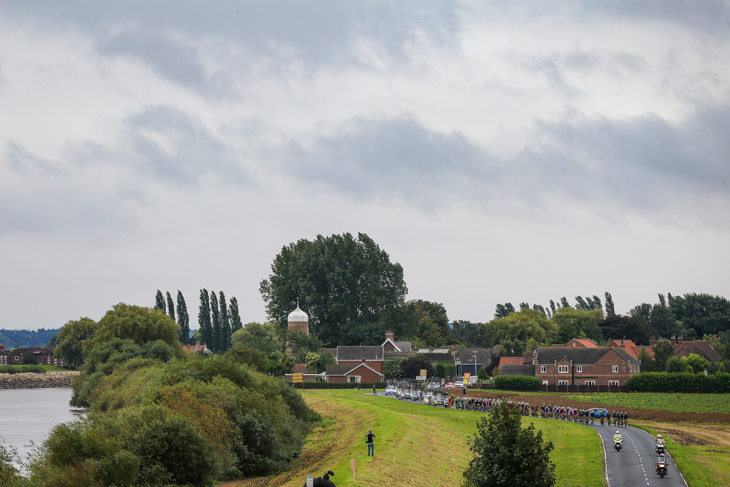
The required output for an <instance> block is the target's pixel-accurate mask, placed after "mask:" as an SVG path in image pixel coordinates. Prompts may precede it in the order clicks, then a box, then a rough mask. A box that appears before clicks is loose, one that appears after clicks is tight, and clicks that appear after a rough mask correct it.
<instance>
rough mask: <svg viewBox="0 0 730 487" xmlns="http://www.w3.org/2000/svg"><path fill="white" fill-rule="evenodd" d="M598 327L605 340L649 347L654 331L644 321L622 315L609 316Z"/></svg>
mask: <svg viewBox="0 0 730 487" xmlns="http://www.w3.org/2000/svg"><path fill="white" fill-rule="evenodd" d="M598 326H599V327H600V328H601V333H602V334H603V338H605V339H606V340H621V339H624V338H625V339H626V340H632V341H633V342H634V343H636V344H637V345H649V340H650V339H651V337H652V336H654V334H656V330H655V329H654V328H652V327H651V325H649V323H647V322H646V321H644V320H642V319H640V318H634V317H629V316H623V315H609V316H607V317H606V318H605V319H604V320H603V321H601V322H600V323H599V324H598Z"/></svg>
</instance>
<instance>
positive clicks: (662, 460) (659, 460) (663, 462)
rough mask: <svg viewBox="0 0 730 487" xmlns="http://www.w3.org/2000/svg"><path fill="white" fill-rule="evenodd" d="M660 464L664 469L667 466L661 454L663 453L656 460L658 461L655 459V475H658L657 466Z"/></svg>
mask: <svg viewBox="0 0 730 487" xmlns="http://www.w3.org/2000/svg"><path fill="white" fill-rule="evenodd" d="M660 464H662V465H664V466H665V468H666V465H667V461H666V459H665V458H664V454H663V453H662V454H661V455H659V458H658V459H657V461H656V473H659V465H660Z"/></svg>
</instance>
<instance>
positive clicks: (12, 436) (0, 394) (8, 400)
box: [0, 389, 76, 462]
mask: <svg viewBox="0 0 730 487" xmlns="http://www.w3.org/2000/svg"><path fill="white" fill-rule="evenodd" d="M70 400H71V389H4V390H0V437H2V438H3V439H4V440H5V445H6V446H12V447H13V448H15V449H16V450H17V451H18V456H19V458H20V460H22V461H23V462H26V460H27V455H28V453H29V451H30V443H31V441H32V442H34V443H35V444H37V445H40V444H41V443H42V442H43V440H44V439H45V438H46V436H47V435H48V433H49V432H50V430H51V428H52V427H53V426H54V425H56V424H58V423H65V422H68V421H72V420H74V419H75V418H76V416H74V413H73V411H72V410H71V407H70V406H69V404H68V403H69V401H70Z"/></svg>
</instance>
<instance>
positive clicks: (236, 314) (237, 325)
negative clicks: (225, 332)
mask: <svg viewBox="0 0 730 487" xmlns="http://www.w3.org/2000/svg"><path fill="white" fill-rule="evenodd" d="M229 309H230V311H231V335H233V333H235V332H237V331H238V330H240V329H241V328H242V327H243V324H242V322H241V312H240V311H239V309H238V300H237V299H236V298H231V306H230V308H229Z"/></svg>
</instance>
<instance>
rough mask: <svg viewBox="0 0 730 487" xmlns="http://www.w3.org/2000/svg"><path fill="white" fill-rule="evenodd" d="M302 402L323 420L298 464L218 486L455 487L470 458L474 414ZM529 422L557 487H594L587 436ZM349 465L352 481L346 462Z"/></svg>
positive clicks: (317, 397) (322, 396)
mask: <svg viewBox="0 0 730 487" xmlns="http://www.w3.org/2000/svg"><path fill="white" fill-rule="evenodd" d="M305 397H306V398H307V402H308V403H309V404H310V405H311V406H312V407H313V408H314V409H315V410H316V411H318V412H320V413H321V414H322V415H323V417H324V418H325V419H324V421H323V423H322V425H321V426H319V427H317V428H316V429H315V430H314V431H313V432H312V434H310V436H309V438H308V441H307V446H306V448H305V451H304V453H303V456H302V458H301V459H299V460H298V461H297V462H296V463H295V464H294V467H293V468H292V470H290V471H289V472H286V473H284V474H281V475H278V476H275V477H269V478H263V479H261V478H260V479H249V480H241V481H235V482H229V483H227V484H224V485H225V486H226V487H253V486H257V487H259V486H260V487H264V486H265V487H294V486H296V487H299V486H301V485H302V484H304V482H305V479H306V477H307V475H313V476H320V475H322V473H323V472H324V471H325V470H332V471H334V472H335V474H336V476H335V477H334V478H333V479H332V480H333V481H334V482H335V483H336V484H337V486H338V487H342V486H375V485H398V486H413V487H431V486H433V487H438V486H448V487H454V486H457V485H459V484H461V481H462V472H463V471H464V470H465V469H466V467H467V464H468V462H469V460H470V459H471V452H470V450H469V445H468V443H467V441H468V439H469V437H470V436H472V435H473V434H474V433H475V432H476V421H477V419H478V418H479V417H480V416H481V415H482V414H481V413H475V412H471V411H458V410H454V409H444V408H437V407H429V406H421V405H418V404H413V403H410V402H404V401H398V400H396V399H391V398H385V397H377V398H376V397H372V396H371V395H367V394H364V393H362V392H358V391H352V390H314V391H307V392H306V393H305ZM530 421H534V424H535V427H536V429H538V430H540V431H542V432H543V436H544V438H545V439H546V440H550V441H552V442H553V443H554V444H555V450H553V453H552V455H551V458H552V460H553V461H554V462H555V463H556V466H557V467H556V475H557V479H558V482H557V485H559V486H569V487H579V486H581V487H594V486H595V487H602V486H604V485H605V482H604V471H603V450H602V448H601V443H600V439H599V438H598V435H597V434H596V433H595V432H594V431H593V430H591V429H589V428H585V427H581V426H578V425H575V424H572V423H566V422H562V421H555V420H539V419H530V418H525V419H523V423H524V424H525V425H527V424H529V422H530ZM368 429H372V430H373V433H374V434H375V436H376V438H375V457H374V458H370V457H368V456H367V448H366V445H365V434H366V433H367V431H368ZM352 458H355V459H356V460H357V469H358V471H357V473H356V476H355V478H356V480H355V481H354V482H353V476H352V473H351V472H350V461H351V459H352Z"/></svg>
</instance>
